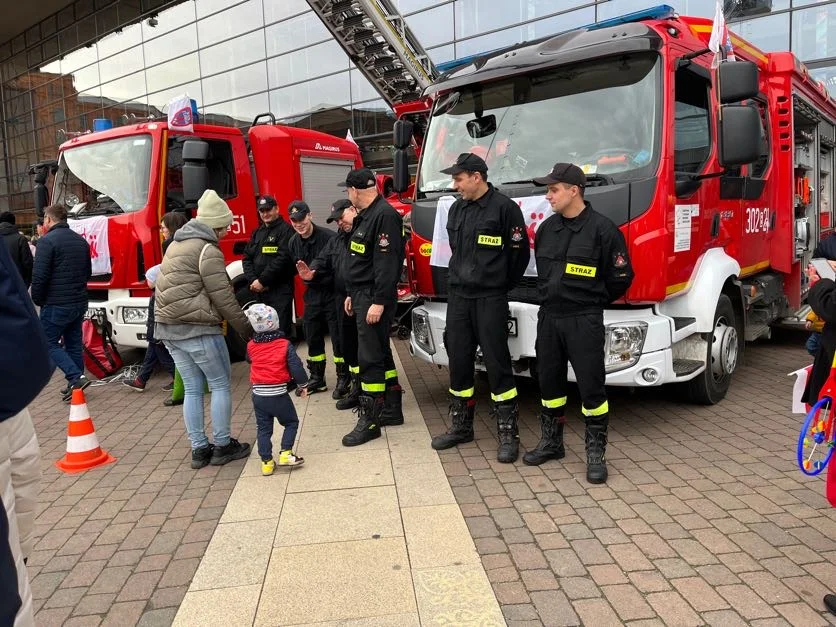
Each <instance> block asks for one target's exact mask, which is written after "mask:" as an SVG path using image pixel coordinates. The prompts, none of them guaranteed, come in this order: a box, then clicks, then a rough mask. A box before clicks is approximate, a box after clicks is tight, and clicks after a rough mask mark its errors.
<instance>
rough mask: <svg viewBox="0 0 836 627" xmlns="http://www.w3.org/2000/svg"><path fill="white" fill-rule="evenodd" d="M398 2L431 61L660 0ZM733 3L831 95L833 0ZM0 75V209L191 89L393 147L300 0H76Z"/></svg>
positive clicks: (229, 109)
mask: <svg viewBox="0 0 836 627" xmlns="http://www.w3.org/2000/svg"><path fill="white" fill-rule="evenodd" d="M395 2H396V4H397V5H398V7H399V10H400V12H401V13H402V14H403V15H404V16H405V17H406V19H407V22H408V24H409V25H410V27H411V28H412V30H413V32H414V33H415V34H416V36H417V37H418V38H419V40H420V41H421V43H422V45H423V46H424V47H425V48H426V49H427V50H428V52H429V54H430V56H431V57H432V58H433V60H434V61H435V62H443V61H448V60H451V59H454V58H457V57H462V56H466V55H470V54H474V53H478V52H483V51H486V50H492V49H495V48H500V47H503V46H506V45H510V44H514V43H517V42H521V41H525V40H530V39H535V38H538V37H542V36H545V35H549V34H552V33H557V32H560V31H564V30H567V29H570V28H574V27H577V26H581V25H583V24H587V23H591V22H595V21H596V20H602V19H607V18H610V17H613V16H616V15H621V14H624V13H628V12H630V11H636V10H639V9H643V8H646V7H647V6H648V5H650V4H652V2H649V1H648V0H609V1H607V2H598V3H596V2H585V1H584V0H395ZM738 2H743V5H740V4H735V5H734V6H746V7H747V8H746V10H745V11H744V13H746V16H745V18H744V17H742V15H740V10H739V9H732V15H731V21H732V22H733V24H732V29H733V30H734V31H735V32H737V33H738V34H739V35H741V36H742V37H744V38H746V39H748V40H750V41H752V42H753V43H754V44H756V45H757V46H759V47H760V48H762V49H763V50H765V51H772V50H787V49H790V50H793V51H794V52H795V53H796V54H797V55H798V56H799V57H800V58H801V59H802V60H804V61H806V62H807V63H808V66H809V67H810V68H811V70H812V73H813V75H814V76H815V77H816V78H818V79H819V80H822V81H824V82H825V83H826V84H827V85H828V88H829V89H830V90H831V92H832V93H834V94H835V95H836V0H834V1H830V2H818V3H816V2H813V1H812V0H771V1H770V0H738ZM667 3H668V4H671V5H672V6H673V7H674V8H675V9H676V10H677V11H679V12H680V13H682V14H685V15H698V16H705V17H711V16H712V15H713V13H714V3H713V0H668V2H667ZM749 5H752V6H749ZM755 12H757V13H758V15H757V16H753V15H752V14H753V13H755ZM734 13H738V15H735V14H734ZM0 80H1V81H2V82H0V86H1V89H0V97H2V112H3V116H2V126H0V133H2V142H0V211H2V210H6V209H12V210H30V211H31V209H32V194H31V188H32V180H31V178H30V177H29V176H28V175H27V167H28V165H29V164H32V163H36V162H38V161H40V160H44V159H50V158H54V157H55V154H56V149H57V147H58V145H59V144H60V143H61V142H62V141H64V140H65V139H66V138H67V137H68V136H71V135H72V134H73V133H77V132H84V131H86V130H88V129H91V128H92V126H93V120H94V119H96V118H109V119H111V120H113V121H114V123H115V124H117V125H118V124H120V123H123V122H125V121H128V120H130V119H131V118H132V117H133V116H136V117H144V116H148V115H161V114H162V112H163V110H164V107H165V106H166V104H167V103H168V101H169V100H170V99H171V98H173V97H174V96H176V95H178V94H181V93H184V92H186V93H188V94H189V95H190V96H191V97H192V98H194V99H195V100H196V101H197V102H198V105H199V111H200V114H201V116H202V121H206V122H210V123H216V124H226V125H234V126H240V127H247V126H248V125H249V124H250V122H251V121H252V120H253V118H254V117H255V116H256V115H257V114H259V113H264V112H267V111H271V112H272V113H273V114H274V115H275V116H276V118H277V119H279V120H280V121H281V122H282V123H284V124H288V125H295V126H305V127H310V128H315V129H317V130H322V131H325V132H328V133H333V134H335V135H339V136H343V137H344V136H345V134H346V132H347V131H348V130H349V129H350V130H351V132H352V135H353V136H354V137H355V138H359V143H360V145H361V148H362V149H363V153H364V159H365V161H366V163H368V164H370V165H372V166H373V167H374V166H381V167H385V166H386V165H388V162H389V161H390V159H391V153H390V151H389V149H388V145H389V143H390V140H389V133H390V131H391V128H392V122H393V119H392V116H391V112H390V111H389V109H388V107H387V106H386V105H385V103H384V102H383V101H382V100H380V97H379V95H378V94H377V92H376V91H375V90H374V88H373V87H372V86H371V85H370V84H369V83H368V82H367V81H366V79H365V78H364V77H363V76H362V75H361V74H360V73H359V72H358V71H357V70H355V69H353V67H352V64H351V62H350V61H349V59H348V58H347V57H346V55H345V54H344V53H343V51H342V50H341V48H340V47H339V45H338V44H337V43H336V42H335V41H334V40H333V39H332V38H331V36H330V34H329V33H328V31H327V30H326V28H325V27H324V26H323V24H322V23H321V22H320V21H319V19H318V18H317V17H316V16H315V15H314V14H313V13H312V12H311V11H310V9H309V7H308V5H307V3H306V2H305V1H304V0H243V1H240V0H179V1H175V2H171V1H170V0H169V1H167V0H118V1H114V0H76V2H74V3H73V4H72V5H70V6H68V7H67V8H65V9H64V10H62V11H60V12H59V13H57V14H55V15H53V16H51V17H49V18H48V19H46V20H44V21H43V22H41V23H40V24H37V25H35V26H34V27H32V28H30V29H28V30H27V31H26V32H24V33H22V34H21V35H19V36H17V37H16V38H14V39H13V40H11V41H9V42H5V43H3V44H2V45H0ZM29 213H30V212H29V211H27V214H29ZM30 215H31V214H30Z"/></svg>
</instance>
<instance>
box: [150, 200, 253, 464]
mask: <svg viewBox="0 0 836 627" xmlns="http://www.w3.org/2000/svg"><path fill="white" fill-rule="evenodd" d="M230 224H232V212H231V211H230V210H229V207H228V206H227V204H226V203H225V202H224V201H223V200H222V199H221V198H220V197H219V196H218V194H217V193H215V192H214V191H213V190H211V189H210V190H207V191H206V192H204V194H203V196H201V197H200V200H199V201H198V203H197V217H195V218H194V219H193V220H190V221H189V222H188V223H187V224H186V225H185V226H184V227H182V228H181V229H180V230H179V231H177V233H176V234H175V235H174V241H173V242H172V243H171V245H170V246H169V247H168V250H167V251H166V254H165V257H164V258H163V263H162V267H161V268H160V276H159V278H158V279H157V284H156V303H155V306H154V316H155V319H156V325H155V328H154V335H155V337H156V338H157V339H159V340H162V342H163V343H164V344H165V346H166V348H168V350H169V352H170V353H171V356H172V357H173V358H174V363H175V365H176V366H177V370H178V371H179V372H180V375H181V376H182V377H183V384H184V386H185V388H186V397H185V400H184V403H183V418H184V420H185V423H186V431H187V432H188V434H189V440H190V441H191V445H192V468H195V469H197V468H203V467H204V466H206V465H207V464H212V465H215V466H220V465H222V464H226V463H228V462H231V461H232V460H234V459H241V458H243V457H247V456H248V455H249V454H250V445H249V444H246V443H239V442H238V441H237V440H236V439H234V438H232V437H231V436H230V423H231V420H232V393H231V386H230V377H231V367H230V363H229V351H228V349H227V347H226V341H225V340H224V336H223V327H222V323H223V321H224V320H226V321H227V322H228V323H229V324H230V325H232V327H233V328H234V329H235V330H236V331H238V333H240V334H241V335H242V336H244V337H245V338H248V337H249V336H250V335H251V334H252V329H251V327H250V325H249V323H248V322H247V318H246V317H245V316H244V313H243V312H242V311H241V308H240V307H239V305H238V302H237V301H236V299H235V293H234V291H233V289H232V286H231V285H230V282H229V278H228V277H227V274H226V265H225V262H224V257H223V253H221V249H220V248H219V247H218V241H219V240H220V239H221V238H222V237H224V236H225V235H226V234H227V231H228V230H229V225H230ZM204 380H205V381H206V382H207V383H208V384H209V390H210V391H211V393H212V401H211V403H210V410H211V414H212V439H213V443H212V444H210V443H209V440H208V438H207V437H206V432H205V431H204V417H203V382H204Z"/></svg>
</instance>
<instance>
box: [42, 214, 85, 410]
mask: <svg viewBox="0 0 836 627" xmlns="http://www.w3.org/2000/svg"><path fill="white" fill-rule="evenodd" d="M44 231H45V232H46V235H44V236H43V237H42V238H41V239H40V242H39V243H38V253H37V254H36V255H35V264H34V267H33V270H32V300H33V301H34V302H35V304H36V305H39V306H40V307H41V324H42V325H43V328H44V333H45V334H46V338H47V342H49V356H50V357H51V358H52V360H53V361H54V362H55V364H56V365H57V366H58V367H59V368H60V369H61V371H62V372H63V373H64V377H65V378H66V379H67V384H68V386H67V389H66V391H65V392H64V400H65V401H69V400H70V398H72V394H73V389H84V388H86V387H87V386H88V385H90V380H89V379H88V378H87V377H85V376H84V359H83V356H82V352H83V351H82V339H81V323H82V322H83V320H84V314H85V313H86V312H87V304H88V301H87V281H89V280H90V276H91V275H92V274H93V269H92V265H91V262H90V246H89V245H88V244H87V240H86V239H84V238H83V237H82V236H81V235H79V234H78V233H76V232H74V231H73V230H72V229H70V227H69V225H68V224H67V211H66V209H64V207H62V206H61V205H51V206H49V207H47V208H46V210H45V212H44ZM62 339H63V341H64V345H63V346H61V343H60V342H61V340H62Z"/></svg>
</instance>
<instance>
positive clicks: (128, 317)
mask: <svg viewBox="0 0 836 627" xmlns="http://www.w3.org/2000/svg"><path fill="white" fill-rule="evenodd" d="M122 322H124V323H125V324H145V323H147V322H148V307H122Z"/></svg>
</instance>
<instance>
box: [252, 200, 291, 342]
mask: <svg viewBox="0 0 836 627" xmlns="http://www.w3.org/2000/svg"><path fill="white" fill-rule="evenodd" d="M257 207H258V216H259V218H261V222H262V224H261V226H259V227H258V228H257V229H256V230H255V231H253V234H252V237H250V241H249V243H248V244H247V248H246V250H245V251H244V259H243V265H244V276H245V277H246V278H247V283H248V284H249V288H250V292H251V296H252V298H254V299H255V300H258V302H260V303H264V304H265V305H269V306H270V307H272V308H273V309H275V310H276V312H277V313H278V314H279V328H280V329H281V330H282V332H283V333H284V334H285V335H286V336H287V337H288V338H290V337H291V336H292V330H293V281H294V276H295V275H296V270H295V268H294V267H293V260H292V259H291V258H290V252H289V251H288V249H287V244H288V242H289V241H290V238H291V236H292V235H293V228H292V227H291V226H290V225H289V224H288V223H287V222H285V220H284V218H283V217H282V216H281V214H279V209H278V205H277V204H276V199H275V198H273V197H272V196H261V197H260V198H259V199H258V203H257Z"/></svg>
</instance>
